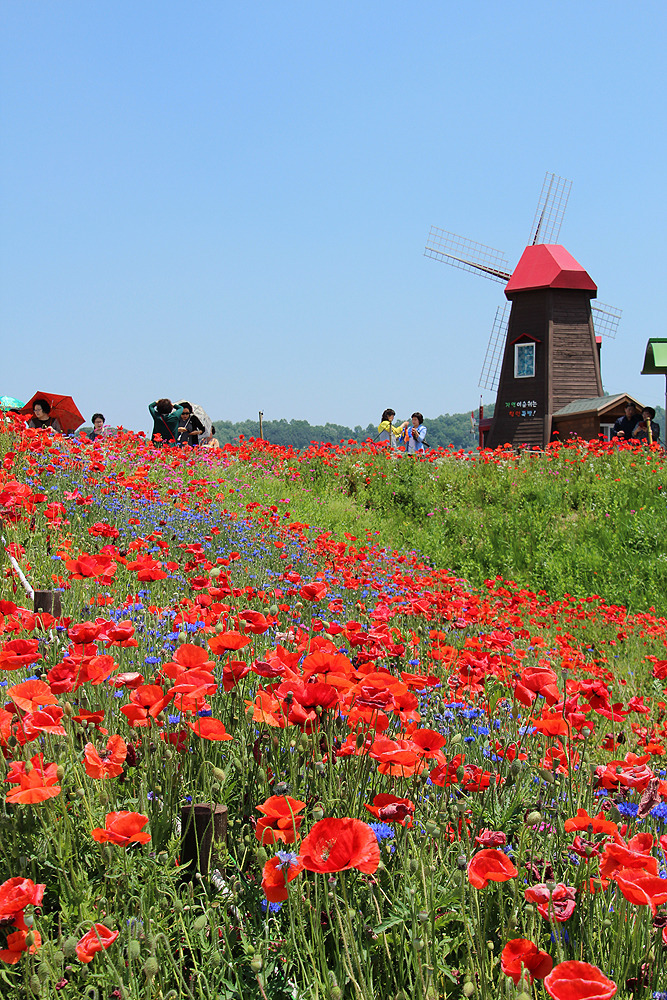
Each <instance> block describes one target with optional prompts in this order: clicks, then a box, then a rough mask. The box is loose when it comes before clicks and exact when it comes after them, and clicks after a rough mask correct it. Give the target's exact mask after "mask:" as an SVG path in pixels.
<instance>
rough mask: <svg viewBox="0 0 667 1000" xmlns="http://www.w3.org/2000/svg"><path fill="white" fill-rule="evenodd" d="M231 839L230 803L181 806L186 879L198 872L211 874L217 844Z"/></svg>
mask: <svg viewBox="0 0 667 1000" xmlns="http://www.w3.org/2000/svg"><path fill="white" fill-rule="evenodd" d="M226 839H227V806H225V805H215V806H213V807H211V806H210V805H209V804H208V803H207V802H200V803H196V804H192V805H187V806H183V807H182V809H181V867H182V868H185V869H186V871H184V873H183V876H184V878H185V879H191V878H193V877H194V874H195V872H199V874H201V875H208V873H209V870H210V867H211V855H212V854H213V855H214V857H215V854H216V852H215V847H216V846H218V845H219V846H222V845H224V843H225V840H226Z"/></svg>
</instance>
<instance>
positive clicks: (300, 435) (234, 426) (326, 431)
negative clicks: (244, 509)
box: [214, 406, 493, 448]
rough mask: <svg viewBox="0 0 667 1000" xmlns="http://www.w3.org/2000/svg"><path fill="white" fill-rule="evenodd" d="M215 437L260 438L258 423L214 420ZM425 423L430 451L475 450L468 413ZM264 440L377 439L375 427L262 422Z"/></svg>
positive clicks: (303, 443)
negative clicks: (241, 436) (444, 448)
mask: <svg viewBox="0 0 667 1000" xmlns="http://www.w3.org/2000/svg"><path fill="white" fill-rule="evenodd" d="M492 413H493V407H492V406H491V407H489V408H488V409H485V415H487V416H491V415H492ZM214 423H215V430H216V437H217V438H218V440H219V441H220V443H221V444H235V443H237V442H238V440H239V436H240V435H241V434H243V435H244V437H246V438H249V437H259V422H258V421H257V420H242V421H241V422H240V423H232V422H231V421H230V420H216V421H214ZM424 423H425V424H426V426H427V428H428V434H427V436H426V441H427V444H429V445H431V447H433V448H438V447H441V446H442V447H447V446H448V445H453V446H454V447H455V448H475V447H476V446H477V441H478V437H477V429H476V428H475V430H474V432H473V431H472V425H471V421H470V412H468V413H451V414H450V413H446V414H444V416H439V417H426V418H425V419H424ZM263 428H264V437H265V439H266V440H267V441H270V442H271V443H272V444H280V445H285V446H290V445H291V446H292V447H293V448H307V447H308V445H309V444H310V442H311V441H326V442H330V443H331V444H338V442H339V441H341V440H342V441H348V440H353V441H365V440H366V438H376V437H377V426H376V425H375V424H368V426H367V427H361V426H360V425H357V426H356V427H345V426H344V425H342V424H329V423H327V424H324V425H322V424H309V423H308V421H307V420H265V421H264V424H263Z"/></svg>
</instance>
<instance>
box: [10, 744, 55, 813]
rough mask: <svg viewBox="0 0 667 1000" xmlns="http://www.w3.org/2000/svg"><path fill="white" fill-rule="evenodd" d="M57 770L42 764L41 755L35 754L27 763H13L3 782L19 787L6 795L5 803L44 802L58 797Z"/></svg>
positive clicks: (52, 765) (42, 758)
mask: <svg viewBox="0 0 667 1000" xmlns="http://www.w3.org/2000/svg"><path fill="white" fill-rule="evenodd" d="M57 770H58V767H57V765H56V764H46V765H45V764H44V757H43V755H42V754H41V753H38V754H35V755H34V757H31V759H30V760H29V761H28V762H25V761H22V760H21V761H17V760H15V761H13V762H12V764H11V767H10V769H9V773H8V775H7V777H6V778H5V781H8V782H9V783H10V784H14V785H18V786H19V787H18V788H16V789H15V790H14V791H12V792H8V793H7V802H12V803H19V802H22V803H37V802H45V801H46V799H51V798H53V797H54V795H59V794H60V785H58V784H56V782H57V781H58V775H57V773H56V772H57Z"/></svg>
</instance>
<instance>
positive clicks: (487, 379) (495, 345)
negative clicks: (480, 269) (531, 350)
mask: <svg viewBox="0 0 667 1000" xmlns="http://www.w3.org/2000/svg"><path fill="white" fill-rule="evenodd" d="M509 308H510V304H509V302H505V303H504V305H502V306H498V308H497V309H496V317H495V319H494V321H493V326H492V327H491V335H490V337H489V343H488V344H487V347H486V354H485V355H484V363H483V364H482V371H481V374H480V376H479V387H480V388H481V389H488V390H489V391H490V392H495V391H496V389H497V388H498V382H499V380H500V365H501V363H502V360H503V353H504V349H505V339H506V337H507V324H508V322H509Z"/></svg>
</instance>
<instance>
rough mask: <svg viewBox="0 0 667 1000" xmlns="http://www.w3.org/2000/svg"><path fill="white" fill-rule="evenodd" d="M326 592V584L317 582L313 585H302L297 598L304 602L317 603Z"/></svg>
mask: <svg viewBox="0 0 667 1000" xmlns="http://www.w3.org/2000/svg"><path fill="white" fill-rule="evenodd" d="M326 592H327V585H326V583H321V582H319V581H317V582H315V583H304V585H303V587H302V588H301V590H300V591H299V596H300V597H301V599H302V600H304V601H314V602H315V603H317V602H318V601H321V600H322V598H323V597H324V596H325V595H326Z"/></svg>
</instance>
